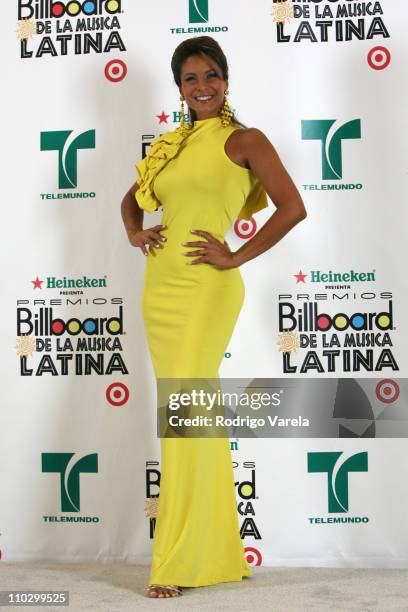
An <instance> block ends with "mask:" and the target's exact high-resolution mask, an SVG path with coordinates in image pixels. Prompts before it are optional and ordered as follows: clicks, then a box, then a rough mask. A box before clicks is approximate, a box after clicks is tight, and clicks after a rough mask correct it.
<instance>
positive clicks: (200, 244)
mask: <svg viewBox="0 0 408 612" xmlns="http://www.w3.org/2000/svg"><path fill="white" fill-rule="evenodd" d="M171 66H172V71H173V76H174V80H175V82H176V84H177V86H178V88H179V91H180V94H181V95H180V99H181V101H182V105H181V106H182V110H181V118H182V120H181V125H180V127H179V128H178V129H176V130H174V131H172V132H168V133H166V134H164V135H163V136H162V137H161V138H159V139H158V140H156V141H155V142H154V143H152V146H151V148H150V151H149V154H148V155H147V157H145V158H144V159H143V160H142V161H141V162H139V163H137V164H136V168H137V171H138V174H139V178H138V181H137V182H136V183H135V184H134V185H132V187H131V188H130V189H129V191H128V193H127V194H126V196H125V197H124V199H123V201H122V217H123V221H124V224H125V227H126V231H127V234H128V238H129V241H130V243H131V244H132V245H133V246H135V247H139V248H140V249H141V250H142V252H143V253H144V254H145V255H147V256H148V258H147V260H146V272H145V284H144V291H143V297H142V312H143V318H144V322H145V328H146V335H147V340H148V344H149V349H150V353H151V357H152V362H153V367H154V371H155V375H156V377H157V378H194V377H196V378H200V377H201V378H217V377H218V368H219V366H220V363H221V361H222V358H223V356H224V352H225V349H226V347H227V345H228V342H229V340H230V337H231V335H232V331H233V329H234V326H235V323H236V320H237V317H238V314H239V312H240V310H241V306H242V303H243V299H244V285H243V282H242V277H241V274H240V272H239V270H238V268H239V266H241V265H242V264H243V263H245V262H247V261H249V260H251V259H253V258H254V257H257V256H258V255H260V254H261V253H264V252H265V251H267V250H268V249H270V248H271V247H272V246H273V245H275V244H276V243H277V242H278V241H279V240H280V239H281V238H282V237H283V236H285V234H287V233H288V231H289V230H290V229H291V228H292V227H293V226H294V225H296V224H297V223H298V222H299V221H300V220H301V219H304V218H305V217H306V211H305V208H304V205H303V202H302V199H301V197H300V195H299V192H298V190H297V189H296V187H295V185H294V183H293V182H292V180H291V178H290V177H289V175H288V173H287V172H286V170H285V168H284V167H283V165H282V162H281V161H280V159H279V156H278V154H277V153H276V151H275V149H274V147H273V146H272V144H271V143H270V142H269V140H268V139H267V137H266V136H265V135H264V134H263V133H262V132H261V131H259V130H258V129H254V128H250V129H246V128H244V127H243V126H242V124H240V123H239V122H238V121H237V120H236V118H235V117H234V115H233V113H232V112H231V110H230V108H229V105H228V101H227V99H226V94H227V89H228V66H227V61H226V58H225V55H224V53H223V51H222V50H221V48H220V47H219V45H218V43H217V42H216V41H215V40H214V39H212V38H210V37H208V36H200V37H195V38H191V39H188V40H185V41H183V42H182V43H181V44H180V45H179V46H178V47H177V49H176V50H175V52H174V55H173V58H172V62H171ZM184 101H185V102H186V103H187V106H188V110H189V118H190V122H188V123H187V122H186V121H185V120H184V113H185V109H184ZM265 191H266V192H267V193H268V195H269V196H270V198H271V200H272V201H273V203H274V204H275V206H276V211H274V213H273V214H272V215H271V217H270V218H269V219H268V221H267V222H266V223H265V225H264V226H263V227H262V228H261V229H260V230H259V232H258V233H257V234H256V235H254V236H253V237H252V238H251V239H250V240H247V241H246V242H245V243H244V244H243V245H242V246H241V247H240V248H239V249H238V250H237V251H235V252H231V250H230V249H229V247H228V245H227V243H226V242H225V240H224V238H225V235H226V233H227V232H228V230H229V229H230V227H231V225H232V224H233V222H234V221H235V219H236V218H237V217H238V218H241V219H250V218H251V216H252V215H253V214H254V213H255V212H257V211H258V210H261V209H262V208H265V207H267V205H268V204H267V199H266V193H265ZM135 198H136V202H135ZM160 207H162V209H163V216H162V219H161V221H162V224H160V225H154V226H153V227H150V228H147V229H143V214H144V213H143V211H144V210H146V211H149V212H152V211H154V210H157V209H158V208H160ZM192 234H193V236H192ZM186 247H187V248H186ZM185 264H190V265H189V266H186V265H185ZM160 443H161V483H160V496H159V503H158V511H157V517H156V526H155V533H154V540H153V554H152V567H151V573H150V580H149V583H150V586H149V587H148V589H147V591H148V596H150V597H170V596H176V595H180V594H181V593H182V587H183V586H184V587H195V586H204V585H209V584H216V583H218V582H229V581H241V580H242V577H243V576H250V575H252V571H251V569H250V567H249V566H248V564H247V562H246V559H245V556H244V548H243V544H242V540H241V538H240V533H239V525H238V515H237V510H236V497H235V489H234V477H233V469H232V460H231V452H230V448H229V440H228V438H226V437H225V438H215V439H209V438H207V439H205V438H168V437H167V438H165V437H162V438H161V439H160Z"/></svg>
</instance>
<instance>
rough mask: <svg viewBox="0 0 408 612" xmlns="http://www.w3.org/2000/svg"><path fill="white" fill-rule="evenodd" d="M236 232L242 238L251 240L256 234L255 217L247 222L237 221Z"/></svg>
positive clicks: (244, 220) (243, 220)
mask: <svg viewBox="0 0 408 612" xmlns="http://www.w3.org/2000/svg"><path fill="white" fill-rule="evenodd" d="M234 231H235V233H236V235H237V236H239V237H240V238H251V236H253V235H254V234H255V232H256V221H255V219H254V218H253V217H251V218H250V219H249V221H247V220H246V219H237V220H236V221H235V223H234Z"/></svg>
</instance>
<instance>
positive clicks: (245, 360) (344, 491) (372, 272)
mask: <svg viewBox="0 0 408 612" xmlns="http://www.w3.org/2000/svg"><path fill="white" fill-rule="evenodd" d="M65 5H66V7H65ZM97 6H98V10H99V13H96V14H92V13H93V3H92V2H91V1H87V2H81V3H80V4H79V3H78V2H63V3H60V2H54V3H52V2H51V1H49V0H47V1H45V2H43V3H38V2H34V1H33V2H29V1H27V0H24V1H22V0H16V1H14V0H7V2H5V3H4V6H3V8H2V12H3V18H4V19H3V23H4V24H7V27H4V28H3V36H2V41H1V45H2V54H3V59H4V61H3V68H2V70H3V77H4V80H5V82H6V87H5V90H4V91H5V93H4V94H3V100H2V104H3V112H2V120H3V121H2V123H3V125H2V134H3V143H4V147H3V149H4V158H3V169H4V178H3V182H2V183H3V224H2V230H3V231H2V241H1V244H2V249H3V257H2V264H3V274H2V277H3V286H4V293H3V316H2V331H3V338H4V342H3V348H4V351H3V353H2V356H1V360H2V370H3V390H4V401H3V403H2V421H1V422H2V427H1V434H0V436H1V444H0V460H1V465H2V470H1V473H0V493H1V499H2V503H1V505H0V552H1V558H2V559H4V560H21V559H61V560H66V561H71V560H74V561H75V560H78V561H84V560H94V559H97V560H99V561H101V562H112V561H121V562H132V563H135V562H141V563H149V560H150V551H151V536H152V528H153V526H154V520H152V519H150V518H148V517H146V516H145V512H144V505H145V499H146V498H147V497H150V496H154V495H157V494H158V492H159V489H158V487H157V486H156V485H155V484H154V483H155V482H157V480H156V479H157V475H158V470H159V469H160V466H159V440H158V439H157V437H156V431H155V407H156V405H155V401H156V398H155V393H156V387H155V380H154V376H153V369H152V366H151V363H150V358H149V354H148V349H147V344H146V339H145V335H144V329H143V324H142V319H141V312H140V298H141V291H142V284H143V270H144V265H145V261H144V257H143V255H142V254H141V252H139V251H136V249H134V248H133V247H131V246H130V245H129V243H128V241H127V237H126V234H125V231H124V228H123V224H122V219H121V215H120V202H121V199H122V197H123V195H124V193H125V192H126V191H127V189H128V188H129V187H130V185H131V184H132V183H133V182H134V181H135V180H136V173H135V169H134V164H135V163H136V162H137V161H138V160H139V159H140V158H141V157H142V155H143V154H144V153H145V152H146V151H147V148H146V147H145V148H144V147H143V143H144V144H145V145H146V143H149V142H150V141H151V140H152V139H153V138H155V137H156V136H158V135H159V134H161V133H163V132H164V131H167V130H173V129H175V128H176V127H177V126H178V123H177V117H176V116H175V115H174V114H173V113H177V111H178V110H179V96H178V91H177V88H176V86H175V85H174V83H173V82H172V75H171V71H170V58H171V55H172V53H173V50H174V48H175V47H176V45H178V44H179V43H180V42H181V41H182V40H183V39H185V38H187V37H190V36H193V35H199V34H201V33H208V34H209V35H211V36H214V37H215V38H216V39H217V40H218V41H219V42H220V44H221V46H222V47H223V49H224V51H225V53H226V55H227V57H228V59H229V63H230V87H229V89H230V100H231V103H232V105H233V107H234V108H235V109H236V111H237V115H238V117H239V118H240V120H241V121H243V122H244V123H245V124H246V125H248V126H255V127H258V128H259V129H261V130H263V131H264V132H265V133H266V134H267V136H268V138H269V139H270V140H271V142H272V143H273V145H274V146H275V147H276V149H277V151H278V153H279V155H280V157H281V159H282V161H283V162H284V164H285V166H286V168H287V169H288V171H289V173H290V175H291V176H292V178H293V180H294V181H295V183H296V185H297V187H298V189H299V191H300V192H301V194H302V197H303V199H304V202H305V205H306V208H307V211H308V217H307V219H306V220H305V221H303V222H302V223H300V224H299V225H298V226H297V227H296V228H294V229H293V231H291V232H290V234H289V235H288V236H286V237H285V238H284V239H283V240H282V241H281V242H280V243H279V244H277V245H276V246H275V247H274V248H273V249H271V250H270V251H269V252H267V253H265V254H263V255H261V256H260V257H259V258H256V259H254V260H252V261H250V262H248V263H246V264H244V265H243V266H242V268H241V271H242V275H243V277H244V281H245V285H246V301H245V304H244V307H243V310H242V312H241V316H240V319H239V321H238V324H237V326H236V329H235V331H234V335H233V337H232V340H231V343H230V346H229V347H228V351H227V353H226V357H225V360H224V362H223V364H222V368H221V372H220V373H221V375H222V376H224V377H230V378H233V377H245V378H267V379H275V378H279V379H283V378H300V379H302V378H325V379H328V378H329V379H335V380H333V385H334V387H333V388H334V389H336V388H337V385H338V384H339V380H341V379H347V378H356V379H358V380H360V383H358V384H359V386H360V388H363V386H362V385H361V379H375V380H372V381H371V382H370V384H368V385H367V386H366V388H365V391H364V393H365V396H366V398H367V401H368V402H369V403H370V405H371V406H372V409H373V413H374V416H372V418H371V422H372V423H373V424H374V425H376V427H372V428H371V429H370V430H369V431H368V433H365V434H364V433H363V434H362V433H361V432H360V433H356V431H357V430H352V432H351V433H350V434H349V435H348V434H346V435H344V433H343V434H340V433H339V434H338V435H337V433H336V437H330V438H324V437H320V438H303V439H302V438H298V439H284V438H281V439H257V440H249V439H241V440H232V441H231V444H232V453H233V459H234V466H235V474H236V481H237V503H238V508H239V512H240V523H241V526H242V537H243V541H244V543H245V547H246V549H247V556H248V561H249V562H250V563H251V564H253V565H256V564H258V565H260V564H263V565H279V564H285V565H323V566H387V567H406V566H407V565H408V556H407V550H408V546H407V544H408V529H407V522H406V516H407V510H408V490H407V484H406V483H407V481H408V479H407V476H408V462H407V460H406V439H405V437H401V436H404V435H406V426H407V419H408V416H407V411H406V402H405V397H406V384H405V381H404V380H403V379H404V378H406V377H407V366H408V360H407V353H406V350H404V349H405V342H406V337H407V331H408V330H407V322H406V311H407V305H408V304H407V277H406V275H405V273H404V267H405V263H404V262H405V260H406V227H407V213H406V196H407V181H406V160H407V158H408V155H407V153H408V152H407V138H406V134H407V125H406V124H407V120H406V102H407V84H406V78H405V77H406V60H407V42H406V36H405V31H404V26H403V24H404V23H405V22H406V19H407V16H408V15H407V11H408V8H407V6H406V2H405V1H404V0H394V2H393V3H392V5H391V3H390V2H389V1H386V0H382V1H381V2H352V1H350V0H348V1H325V0H322V1H321V2H306V1H305V2H293V3H292V2H286V3H284V4H283V5H282V6H279V7H277V6H276V5H275V3H273V2H272V0H258V1H257V2H256V3H248V2H245V1H244V0H235V1H232V0H223V1H222V2H216V1H215V0H209V3H207V2H206V1H204V2H203V1H201V0H200V1H196V2H193V1H192V0H191V1H190V2H189V0H177V1H174V2H166V1H165V0H156V2H154V3H148V2H135V1H132V0H122V2H117V1H116V0H110V1H106V0H103V1H101V2H98V3H97ZM292 6H293V7H294V9H295V14H294V16H293V17H290V8H291V7H292ZM64 7H65V8H66V11H67V12H66V13H65V14H63V15H62V16H59V15H60V13H61V11H62V12H64V11H63V9H64ZM41 8H42V9H43V11H46V10H47V11H48V12H44V14H41V11H40V9H41ZM207 9H208V16H207V13H206V11H207ZM19 10H20V13H19ZM52 10H53V11H54V14H55V15H56V16H54V17H53V16H51V11H52ZM78 10H79V14H78V15H77V14H76V12H77V11H78ZM32 11H33V14H32V15H31V14H30V13H31V12H32ZM109 11H110V12H109ZM278 11H283V17H282V13H279V14H280V15H281V18H285V17H284V14H285V11H286V12H288V13H289V20H288V21H287V22H285V23H284V24H283V25H280V26H277V25H276V22H275V21H274V19H276V18H277V15H278ZM86 12H88V16H86ZM346 12H347V14H348V15H349V16H348V17H346V16H345V15H346ZM199 13H201V15H202V17H201V22H198V19H199ZM370 13H374V14H370ZM84 15H85V16H84ZM29 17H31V21H30V22H26V21H25V22H24V23H23V21H22V19H24V18H29ZM30 23H31V25H30ZM319 24H320V25H319ZM112 26H113V27H112ZM111 27H112V29H109V28H111ZM78 28H79V29H78ZM81 28H85V31H81ZM86 28H89V29H86ZM92 28H93V29H92ZM353 28H354V29H353ZM194 29H195V30H194ZM347 29H348V30H349V34H350V30H353V32H352V33H351V34H350V35H349V36H347ZM324 32H326V34H327V40H324ZM90 39H92V40H91V43H90V48H89V49H88V52H86V42H87V40H88V41H89V40H90ZM98 45H99V48H98ZM375 47H381V49H377V50H375ZM95 48H96V50H95ZM111 61H113V65H111V66H109V62H111ZM160 119H162V121H161V122H160ZM174 119H176V120H174ZM327 121H331V122H332V126H331V128H330V130H329V132H328V135H327V138H323V139H322V138H321V137H319V138H320V140H319V139H317V140H316V139H310V132H311V130H313V129H315V130H317V131H318V130H321V129H322V126H323V125H324V123H323V122H327ZM349 122H352V124H351V125H350V126H349V128H350V130H349V131H350V134H351V137H350V134H348V137H346V136H347V134H346V130H347V126H346V127H344V126H345V124H348V123H349ZM302 126H303V130H302ZM339 130H340V132H339ZM341 130H343V131H341ZM339 136H342V139H340V140H339ZM76 139H78V140H76ZM324 159H326V160H327V163H326V168H327V167H329V168H331V174H330V175H329V176H328V175H327V170H324V168H323V160H324ZM273 210H274V207H273V204H272V203H270V207H269V208H268V209H265V210H263V211H261V212H260V213H258V214H257V215H256V218H255V220H251V221H250V222H249V223H247V224H245V223H243V222H241V223H239V224H236V225H235V226H234V228H232V229H231V231H230V234H229V236H227V239H228V242H229V243H230V245H231V247H232V248H238V247H239V246H240V245H241V244H242V243H243V241H244V240H247V239H249V237H250V235H251V232H252V230H254V229H255V226H256V227H260V226H261V225H262V224H263V223H264V222H265V221H266V219H267V218H268V217H269V215H270V214H272V212H273ZM145 222H146V224H148V225H154V224H156V223H159V222H160V212H156V213H154V214H152V215H149V214H147V213H146V214H145ZM329 271H331V272H332V273H336V274H337V275H339V276H338V277H336V278H334V279H333V278H332V279H330V277H329V276H327V277H326V278H324V277H323V279H322V277H321V275H324V274H329ZM352 271H353V272H354V274H352ZM318 273H319V274H320V277H319V278H318ZM295 275H296V276H295ZM64 279H65V281H64ZM282 303H285V304H286V306H285V307H284V308H285V309H286V310H284V312H285V313H286V314H287V313H288V312H289V309H290V308H294V309H295V312H296V311H297V309H299V308H300V309H302V307H303V304H304V303H312V304H313V303H315V304H317V309H318V313H319V314H321V313H326V314H328V315H330V316H332V317H335V315H336V314H338V313H343V314H344V315H347V316H349V317H351V315H353V313H361V316H360V317H357V319H356V321H357V322H358V321H362V320H363V319H364V315H366V314H367V313H378V312H384V311H387V310H388V309H389V307H390V304H391V306H392V321H388V320H387V318H386V317H385V316H383V317H382V319H381V320H380V324H381V325H383V327H382V328H381V327H380V328H378V326H376V324H375V323H374V326H373V328H372V329H368V330H366V329H364V327H363V328H362V329H361V331H359V330H358V329H356V328H354V329H352V328H351V327H347V328H346V329H339V330H337V332H336V330H333V328H331V329H328V330H327V332H326V334H325V339H323V335H324V333H323V331H322V330H321V329H320V330H318V331H313V330H311V329H310V327H309V329H306V330H304V331H303V332H302V331H301V330H300V329H299V327H298V326H297V327H296V328H295V329H294V330H291V331H292V333H289V334H287V333H286V337H285V335H284V336H280V335H279V334H280V333H281V332H282V331H283V330H284V329H288V327H287V325H286V324H287V323H288V318H286V319H284V320H283V321H281V325H280V321H279V305H280V304H282ZM51 309H52V312H51ZM47 317H48V318H49V320H50V319H51V317H52V319H53V321H54V327H53V331H54V333H53V334H52V333H51V329H45V328H42V329H41V328H40V325H39V324H40V319H41V318H43V320H45V319H46V318H47ZM111 317H118V318H121V320H120V321H119V320H112V321H110V322H109V321H108V322H107V321H106V319H109V318H111ZM73 318H75V319H76V320H74V321H71V323H70V324H69V326H68V329H67V330H65V331H63V330H64V322H66V321H68V320H70V319H73ZM55 319H62V321H55ZM102 319H105V321H103V320H102ZM86 320H87V321H86ZM101 320H102V321H101ZM345 320H346V319H345V318H344V317H342V318H340V319H339V320H338V322H339V325H340V324H341V323H342V322H343V323H344V321H345ZM34 321H37V322H38V328H37V329H36V328H35V327H34V326H33V325H31V323H34ZM107 323H108V325H107ZM83 324H84V327H83ZM346 324H347V320H346ZM340 327H341V325H340ZM94 328H95V329H94ZM388 328H389V329H388ZM61 331H62V333H61ZM366 331H367V332H370V333H371V332H372V333H375V335H376V338H377V340H376V341H377V345H375V346H374V347H367V346H365V347H359V346H358V343H359V342H360V343H361V342H362V340H363V333H364V332H366ZM78 332H79V333H78ZM95 332H96V333H95ZM335 332H336V334H335ZM23 334H24V335H25V336H23ZM56 334H60V335H56ZM313 334H314V335H313ZM347 334H348V336H347V337H348V342H354V343H356V344H357V346H356V347H348V348H347V347H346V346H345V342H346V335H347ZM335 335H336V337H335V338H334V336H335ZM333 338H334V340H333ZM364 338H365V339H367V338H368V339H369V340H370V338H371V339H372V338H373V336H370V337H367V336H364ZM96 339H98V341H99V344H98V342H97V341H96ZM283 341H285V342H289V345H290V346H292V348H291V349H290V367H291V368H293V369H291V370H289V371H288V368H287V367H286V368H285V367H284V361H283V356H282V350H280V349H282V342H283ZM297 341H299V342H301V344H302V345H301V346H299V347H298V348H297V349H296V342H297ZM313 341H315V343H316V346H315V348H312V347H310V346H309V347H305V346H304V344H305V343H308V342H313ZM333 342H337V345H334V344H333ZM88 343H89V344H88ZM324 343H326V347H325V346H324ZM330 343H332V344H331V346H330ZM384 343H385V344H384ZM378 344H384V346H378ZM327 347H329V348H327ZM295 349H296V350H295ZM330 349H331V350H335V349H336V350H338V353H339V354H338V356H336V359H335V366H334V368H332V370H331V371H329V368H328V363H329V362H328V358H327V355H326V356H325V355H324V351H325V350H330ZM384 350H385V353H384V352H383V351H384ZM357 351H359V352H360V353H361V355H360V356H361V357H362V358H364V359H366V362H367V364H369V365H368V366H366V367H363V366H361V367H360V369H357V366H356V365H354V366H353V359H356V358H358V355H357ZM367 351H368V352H367ZM369 351H372V353H369ZM356 355H357V357H356ZM347 359H350V364H351V365H350V367H347V363H348V362H347ZM344 360H346V361H344ZM370 360H371V361H372V363H371V364H370V363H369V362H370ZM302 364H303V370H302ZM305 364H306V365H305ZM319 364H320V365H319ZM344 364H346V366H345V365H344ZM384 381H385V382H384ZM111 385H113V386H111ZM354 409H355V410H356V412H355V414H354V415H352V416H351V417H350V415H349V417H348V418H352V419H353V418H354V419H356V423H357V421H358V418H359V406H358V404H357V405H355V406H354V405H353V406H352V407H351V408H350V410H351V411H353V410H354ZM327 412H328V414H330V415H331V414H332V413H333V404H330V405H328V406H327ZM380 413H381V415H382V416H381V419H382V423H379V422H377V421H376V419H377V418H378V416H379V414H380ZM396 415H397V416H396ZM387 423H388V425H387ZM380 425H384V427H385V425H387V427H385V428H384V427H381V426H380ZM351 429H352V428H351ZM339 431H340V430H339ZM336 432H337V429H336ZM384 432H385V433H384ZM404 432H405V433H404ZM324 453H338V454H339V455H340V456H339V459H338V460H337V462H336V461H334V460H333V466H334V467H333V480H332V479H331V477H328V472H327V470H326V473H312V471H311V470H310V469H308V459H309V460H310V461H312V460H313V457H315V458H322V460H324V459H325V458H327V457H328V455H324ZM353 457H357V459H355V460H356V461H357V463H358V466H357V468H358V469H357V471H352V472H349V476H348V477H347V476H346V477H345V478H343V480H342V479H341V477H339V479H338V480H335V477H337V476H339V472H340V473H341V468H342V465H343V466H344V463H345V462H346V461H347V460H348V459H349V458H350V460H352V458H353ZM327 460H328V459H327ZM309 467H310V466H309ZM323 472H324V470H323ZM330 474H331V472H330ZM343 475H344V474H343ZM331 482H332V483H333V489H332V490H330V491H329V484H330V483H331ZM334 498H336V499H337V501H338V502H339V503H340V505H341V506H342V507H341V509H340V510H339V508H337V510H336V509H334V510H333V508H331V507H330V499H331V500H332V501H333V499H334ZM336 521H337V522H336Z"/></svg>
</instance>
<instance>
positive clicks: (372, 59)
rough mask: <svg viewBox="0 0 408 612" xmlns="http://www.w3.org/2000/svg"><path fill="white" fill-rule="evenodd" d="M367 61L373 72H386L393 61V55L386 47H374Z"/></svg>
mask: <svg viewBox="0 0 408 612" xmlns="http://www.w3.org/2000/svg"><path fill="white" fill-rule="evenodd" d="M367 61H368V63H369V65H370V66H371V68H373V70H384V68H387V66H388V65H389V63H390V61H391V53H390V52H389V51H388V49H387V48H386V47H373V48H372V49H371V50H370V51H369V52H368V55H367Z"/></svg>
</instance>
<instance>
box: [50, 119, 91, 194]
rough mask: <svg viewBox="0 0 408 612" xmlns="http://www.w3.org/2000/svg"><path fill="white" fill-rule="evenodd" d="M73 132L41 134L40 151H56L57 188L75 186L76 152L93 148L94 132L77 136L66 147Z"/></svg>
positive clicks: (63, 131) (89, 131) (71, 187)
mask: <svg viewBox="0 0 408 612" xmlns="http://www.w3.org/2000/svg"><path fill="white" fill-rule="evenodd" d="M72 131H73V130H61V131H59V132H41V145H40V147H41V151H58V188H59V189H73V188H74V187H76V186H77V151H78V149H94V148H95V130H88V131H87V132H82V134H79V136H77V137H76V138H75V139H74V140H73V141H72V142H71V143H70V144H69V145H68V146H67V145H66V142H67V140H68V138H69V136H70V135H71V134H72Z"/></svg>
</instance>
